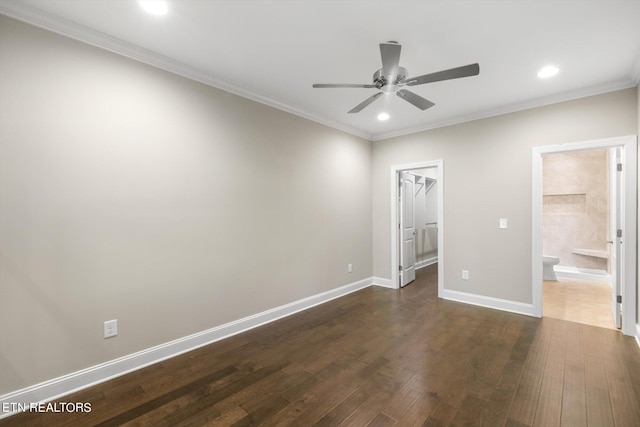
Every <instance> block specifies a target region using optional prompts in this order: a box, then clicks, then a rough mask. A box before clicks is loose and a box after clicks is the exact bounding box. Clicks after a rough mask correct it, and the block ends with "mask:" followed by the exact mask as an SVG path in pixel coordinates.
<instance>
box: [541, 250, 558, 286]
mask: <svg viewBox="0 0 640 427" xmlns="http://www.w3.org/2000/svg"><path fill="white" fill-rule="evenodd" d="M559 263H560V258H558V257H555V256H547V255H543V256H542V280H555V281H557V280H558V278H557V277H556V272H555V270H554V269H553V266H554V265H557V264H559Z"/></svg>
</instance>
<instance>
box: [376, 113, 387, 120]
mask: <svg viewBox="0 0 640 427" xmlns="http://www.w3.org/2000/svg"><path fill="white" fill-rule="evenodd" d="M389 117H390V116H389V115H388V114H387V113H380V114H378V120H380V121H381V122H384V121H385V120H389Z"/></svg>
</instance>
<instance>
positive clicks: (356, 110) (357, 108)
mask: <svg viewBox="0 0 640 427" xmlns="http://www.w3.org/2000/svg"><path fill="white" fill-rule="evenodd" d="M380 95H382V92H378V93H376V94H375V95H373V96H370V97H369V98H367V99H365V100H364V101H363V102H361V103H360V104H358V105H356V106H355V107H353V108H352V109H351V110H350V111H349V114H353V113H359V112H360V111H362V109H363V108H364V107H366V106H367V105H369V104H371V103H372V102H373V101H375V100H376V99H378V97H379V96H380Z"/></svg>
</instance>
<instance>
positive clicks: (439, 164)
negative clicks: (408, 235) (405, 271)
mask: <svg viewBox="0 0 640 427" xmlns="http://www.w3.org/2000/svg"><path fill="white" fill-rule="evenodd" d="M424 168H436V175H437V178H436V179H437V180H438V182H437V183H436V185H437V189H438V226H437V227H436V228H437V230H438V296H440V295H441V294H442V291H443V289H444V232H443V230H444V161H443V160H442V159H438V160H430V161H424V162H416V163H406V164H401V165H392V166H391V173H390V188H391V203H390V205H391V223H390V227H389V228H390V230H391V287H392V288H394V289H399V288H400V274H399V272H398V265H399V264H398V256H399V250H398V247H399V246H398V245H399V244H400V239H399V233H398V222H399V218H398V204H399V196H400V194H399V191H398V190H399V188H398V180H399V176H400V172H408V171H411V170H416V169H424Z"/></svg>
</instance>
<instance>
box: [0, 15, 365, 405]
mask: <svg viewBox="0 0 640 427" xmlns="http://www.w3.org/2000/svg"><path fill="white" fill-rule="evenodd" d="M0 58H1V61H2V67H1V68H0V93H1V95H2V96H0V118H1V123H0V154H1V155H0V275H1V278H0V348H1V349H2V352H1V355H0V373H1V376H2V378H1V381H0V394H3V393H6V392H10V391H13V390H17V389H19V388H22V387H25V386H28V385H32V384H34V383H37V382H40V381H44V380H48V379H51V378H55V377H58V376H60V375H63V374H67V373H69V372H73V371H76V370H79V369H82V368H86V367H89V366H92V365H95V364H98V363H101V362H105V361H108V360H111V359H114V358H117V357H120V356H123V355H126V354H130V353H133V352H136V351H139V350H142V349H145V348H148V347H151V346H154V345H158V344H161V343H164V342H168V341H170V340H173V339H176V338H180V337H183V336H186V335H189V334H192V333H196V332H199V331H203V330H206V329H209V328H212V327H214V326H217V325H220V324H224V323H226V322H229V321H233V320H236V319H239V318H242V317H245V316H248V315H251V314H255V313H258V312H261V311H264V310H267V309H270V308H273V307H277V306H279V305H282V304H286V303H289V302H292V301H295V300H298V299H301V298H305V297H308V296H311V295H315V294H318V293H321V292H324V291H327V290H330V289H334V288H336V287H339V286H342V285H345V284H348V283H352V282H355V281H358V280H361V279H364V278H368V277H370V276H371V275H372V255H371V247H372V243H371V228H372V219H371V218H372V214H371V197H372V195H371V143H370V142H369V141H366V140H363V139H359V138H357V137H354V136H351V135H348V134H345V133H343V132H340V131H336V130H333V129H330V128H328V127H325V126H321V125H319V124H316V123H314V122H310V121H307V120H305V119H301V118H299V117H296V116H293V115H290V114H287V113H284V112H282V111H279V110H276V109H273V108H270V107H267V106H264V105H261V104H258V103H254V102H251V101H248V100H246V99H244V98H240V97H237V96H234V95H231V94H229V93H225V92H223V91H220V90H216V89H214V88H211V87H207V86H205V85H202V84H199V83H196V82H193V81H190V80H187V79H185V78H182V77H179V76H176V75H172V74H170V73H167V72H164V71H162V70H159V69H156V68H153V67H150V66H147V65H144V64H141V63H138V62H136V61H133V60H129V59H127V58H124V57H121V56H118V55H115V54H112V53H109V52H107V51H104V50H101V49H97V48H94V47H92V46H89V45H86V44H82V43H79V42H76V41H73V40H71V39H68V38H64V37H61V36H58V35H55V34H53V33H49V32H46V31H43V30H40V29H36V28H34V27H31V26H28V25H25V24H22V23H19V22H17V21H14V20H11V19H8V18H5V17H0ZM348 263H352V264H353V268H354V271H353V273H351V274H348V273H347V264H348ZM114 318H117V319H118V322H119V335H118V336H117V337H116V338H113V339H108V340H104V339H103V338H102V327H103V322H104V321H105V320H109V319H114Z"/></svg>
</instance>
